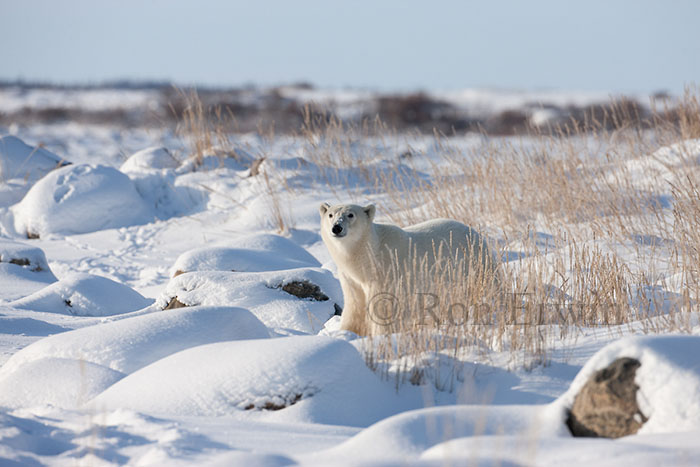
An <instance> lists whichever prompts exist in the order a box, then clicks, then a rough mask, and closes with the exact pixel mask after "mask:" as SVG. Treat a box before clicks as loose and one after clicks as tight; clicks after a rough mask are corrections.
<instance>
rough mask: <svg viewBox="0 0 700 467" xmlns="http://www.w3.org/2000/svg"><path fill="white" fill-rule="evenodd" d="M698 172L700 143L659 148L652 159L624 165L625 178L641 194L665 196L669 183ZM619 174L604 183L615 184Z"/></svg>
mask: <svg viewBox="0 0 700 467" xmlns="http://www.w3.org/2000/svg"><path fill="white" fill-rule="evenodd" d="M698 170H700V139H689V140H685V141H681V142H679V143H676V144H672V145H670V146H664V147H662V148H659V149H658V150H656V151H655V152H654V153H653V154H651V155H645V156H643V157H639V158H636V159H630V160H628V161H627V162H626V163H625V165H624V171H625V172H626V173H627V178H629V179H630V180H632V181H633V184H634V186H635V187H637V188H639V189H642V190H651V191H656V192H661V193H665V192H668V189H669V183H673V184H676V183H678V181H679V180H681V179H683V178H684V177H686V176H687V173H688V172H693V171H695V172H696V173H697V171H698ZM617 177H619V171H612V172H611V173H610V174H608V175H607V179H608V180H609V181H611V182H616V180H617Z"/></svg>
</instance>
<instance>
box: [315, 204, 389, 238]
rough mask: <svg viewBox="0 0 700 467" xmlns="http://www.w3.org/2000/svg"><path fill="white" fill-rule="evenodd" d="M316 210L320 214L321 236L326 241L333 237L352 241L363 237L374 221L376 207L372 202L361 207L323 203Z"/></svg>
mask: <svg viewBox="0 0 700 467" xmlns="http://www.w3.org/2000/svg"><path fill="white" fill-rule="evenodd" d="M318 211H319V213H320V214H321V237H323V240H324V241H325V242H326V243H327V242H328V241H329V240H333V239H337V240H341V239H342V240H343V241H349V242H352V241H354V240H357V239H359V238H361V237H363V236H364V235H365V234H366V233H367V231H368V230H369V227H370V226H371V224H372V222H373V221H374V213H375V211H376V209H375V207H374V205H373V204H370V205H369V206H364V207H362V206H357V205H355V204H336V205H335V206H331V205H330V204H328V203H323V204H322V205H321V206H320V207H319V209H318Z"/></svg>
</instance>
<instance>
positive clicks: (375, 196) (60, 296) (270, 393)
mask: <svg viewBox="0 0 700 467" xmlns="http://www.w3.org/2000/svg"><path fill="white" fill-rule="evenodd" d="M3 92H4V93H5V94H4V95H9V96H11V99H10V100H7V101H5V102H3V105H5V106H9V107H13V106H14V107H17V108H21V107H22V106H24V105H32V106H35V107H36V108H39V107H41V106H49V107H51V106H59V105H64V104H69V102H68V101H67V100H66V99H67V98H68V97H70V96H72V95H71V94H70V93H69V94H60V93H59V94H55V93H54V94H51V93H48V92H43V93H42V92H40V91H39V90H35V91H32V92H29V93H28V94H27V95H25V96H22V95H20V94H18V93H15V92H14V91H7V90H5V91H3ZM280 92H281V93H282V94H283V95H285V96H290V97H292V98H294V99H298V100H301V101H320V102H321V103H323V104H324V105H327V106H329V107H334V106H337V108H338V109H339V111H340V113H341V114H342V112H346V113H347V114H348V115H351V114H354V113H358V112H364V111H365V110H366V109H365V108H364V106H366V105H367V100H368V99H369V97H368V95H367V93H364V92H350V91H348V92H344V93H336V94H334V93H331V92H325V91H323V92H321V91H314V90H303V89H294V88H290V89H284V88H283V89H281V91H280ZM432 95H433V96H436V97H439V98H445V99H451V100H452V101H454V102H456V103H457V104H458V105H463V106H465V107H471V108H472V109H473V112H474V113H480V112H481V113H483V112H496V111H499V110H503V109H507V108H511V107H512V106H523V108H524V109H526V110H527V111H528V114H529V115H530V116H531V120H532V121H535V122H539V123H541V124H546V123H547V122H548V121H550V120H551V119H555V118H557V115H556V112H555V111H554V110H552V109H550V108H549V107H547V105H546V104H548V103H552V104H553V105H556V106H560V107H563V106H566V105H568V104H569V103H571V104H575V105H585V104H587V103H592V102H596V101H598V99H600V98H601V95H599V94H595V93H591V94H557V93H540V94H532V93H520V92H512V93H507V92H499V91H489V92H486V91H483V90H482V91H480V92H463V93H456V92H455V93H433V94H432ZM57 96H58V97H57ZM66 96H68V97H66ZM123 96H124V101H123V102H121V101H120V99H119V95H114V94H110V93H107V92H104V93H99V92H92V91H91V92H89V93H86V94H84V95H81V96H79V98H78V96H72V97H76V99H77V101H79V103H78V104H76V105H79V106H82V107H81V108H88V107H90V106H92V107H94V108H107V107H109V108H112V107H123V108H136V107H138V106H142V105H149V102H151V101H152V99H153V98H154V97H153V94H151V93H148V92H144V93H130V92H126V91H125V94H124V95H123ZM91 99H94V100H92V101H91ZM535 102H539V103H541V104H543V105H540V106H539V107H538V105H536V104H535ZM71 105H73V104H71ZM0 131H4V130H3V129H2V128H0ZM13 131H14V132H15V133H16V134H17V136H4V137H2V138H0V170H1V172H0V173H1V174H2V178H1V179H0V465H190V464H197V463H199V464H203V465H222V466H223V465H226V466H228V465H245V466H248V465H273V466H277V465H280V466H281V465H291V464H301V465H318V466H325V465H343V464H344V465H469V464H471V463H473V464H475V465H494V464H496V465H562V464H568V465H572V466H575V465H635V467H637V466H646V465H649V466H651V465H679V464H680V465H683V464H688V465H695V464H700V447H698V443H697V439H698V436H700V397H699V395H700V365H699V364H698V357H697V355H699V354H700V335H699V334H700V328H698V325H697V316H695V315H693V316H690V317H689V318H688V320H687V323H686V324H687V328H688V329H689V333H687V334H679V335H672V334H664V335H642V334H643V333H644V332H647V331H648V329H653V328H654V326H656V325H659V326H661V324H662V322H663V320H672V319H675V318H674V316H673V315H672V313H671V311H670V310H671V309H672V306H671V304H672V303H673V301H674V300H679V299H681V298H683V297H686V295H684V294H686V292H687V291H686V290H684V287H685V285H684V282H683V280H684V278H683V277H682V274H680V273H678V272H674V271H667V270H666V269H663V267H664V266H663V264H661V263H663V261H659V266H658V268H659V271H662V272H664V273H665V272H668V274H667V275H666V276H664V277H663V281H659V282H650V283H649V285H648V286H646V287H640V288H639V289H638V290H637V289H635V290H631V291H630V293H631V302H630V303H629V305H630V309H631V310H636V311H639V312H640V313H641V312H642V311H643V310H642V309H643V308H644V303H645V301H647V302H648V301H649V300H650V299H651V301H652V302H653V306H651V308H650V309H647V312H649V313H651V312H655V311H660V312H662V313H661V316H657V317H650V314H648V315H645V316H646V317H645V318H644V321H639V322H634V323H632V324H630V325H629V326H620V327H613V328H610V329H601V328H595V327H591V328H582V329H579V330H577V332H576V333H575V335H574V336H571V337H564V338H561V342H559V341H558V342H557V344H560V345H559V346H557V347H556V348H555V349H553V350H551V351H550V352H549V353H548V354H547V361H546V363H545V364H539V363H540V362H535V363H533V364H531V365H529V366H523V365H519V364H518V363H514V359H517V355H515V356H514V355H513V354H511V353H510V352H509V351H508V349H507V346H504V348H503V350H502V351H501V350H492V349H490V348H489V346H488V345H487V343H486V342H475V343H474V345H473V346H471V347H469V348H468V349H466V350H465V351H464V353H460V354H452V353H449V354H448V353H447V352H443V353H439V352H425V353H423V354H420V355H415V361H414V363H416V362H417V365H419V367H420V369H422V370H423V376H424V379H423V381H413V383H412V382H411V380H410V378H407V379H406V380H402V379H401V378H400V375H399V373H400V371H404V372H405V371H408V369H407V368H404V367H402V365H408V364H409V363H408V359H404V360H397V361H388V362H382V364H381V365H379V366H378V367H377V371H373V370H372V369H370V367H372V363H373V362H371V361H370V362H367V361H366V358H367V357H366V354H365V352H366V351H367V349H371V348H373V347H372V346H373V345H374V344H373V342H372V341H371V340H370V339H364V338H359V337H358V336H356V335H354V334H352V333H349V332H345V331H340V330H339V329H338V328H339V317H338V316H336V312H337V310H338V309H339V308H341V307H342V305H343V296H342V291H341V289H340V285H339V281H338V278H337V271H336V269H335V266H334V265H333V263H332V262H331V261H330V258H329V255H328V253H327V251H326V249H325V247H324V246H323V243H322V241H321V239H320V236H319V235H318V213H317V209H318V205H319V203H320V202H322V201H341V202H343V201H348V199H347V198H348V194H347V193H350V196H349V197H350V198H352V199H351V201H353V202H359V203H365V202H376V203H377V204H378V206H381V205H382V202H384V201H385V200H386V199H387V198H388V197H390V196H391V194H389V193H376V192H375V191H373V190H376V187H375V186H372V185H371V183H372V182H370V181H368V180H369V179H371V178H372V177H368V173H371V174H379V176H380V177H384V178H386V179H391V180H393V181H394V182H395V183H396V184H397V185H400V186H404V187H413V186H416V184H418V183H423V182H432V180H431V179H430V177H429V175H428V173H430V167H431V165H432V164H434V163H435V158H434V156H435V155H436V154H437V153H438V152H439V151H442V150H443V149H441V148H439V147H437V146H436V145H435V144H434V143H433V142H431V141H430V140H427V139H418V140H416V141H407V140H404V139H403V137H401V138H396V139H395V140H391V141H390V143H389V144H390V145H391V146H390V147H388V148H387V149H386V150H385V151H383V152H382V154H385V155H382V156H376V157H373V158H366V154H367V153H368V152H369V151H368V150H367V147H365V145H376V146H378V147H379V146H380V145H381V144H383V143H381V142H379V141H377V140H375V139H370V140H368V141H366V142H363V141H352V142H348V143H347V144H345V143H343V144H342V145H341V146H340V147H342V149H343V150H345V151H347V154H346V155H345V156H347V157H348V158H350V159H352V158H354V159H353V160H358V161H359V160H362V165H359V166H355V165H353V164H348V166H347V167H340V168H337V167H334V166H333V164H331V163H330V162H329V163H328V164H325V163H321V162H319V161H315V162H312V161H311V160H310V159H309V158H307V157H306V154H305V152H306V151H307V150H308V148H309V145H320V146H323V145H325V144H328V143H329V140H327V139H324V137H321V136H319V137H315V139H314V138H312V139H310V140H299V139H295V138H293V137H278V138H277V139H273V140H271V141H266V140H265V138H262V137H259V136H257V135H242V136H236V138H235V139H236V141H233V142H232V146H233V147H236V148H237V149H236V150H235V152H236V154H237V156H236V157H227V155H226V154H225V151H224V150H223V149H221V148H219V149H217V150H212V151H210V152H209V153H207V154H205V155H204V157H203V158H201V159H199V160H195V158H191V157H189V156H190V154H189V153H188V150H187V148H186V145H184V144H182V142H181V141H177V140H176V139H175V138H174V137H173V136H172V135H171V134H169V133H168V132H163V133H158V132H157V131H154V132H153V133H149V132H148V131H142V130H140V129H133V130H130V131H121V130H119V131H118V130H114V129H111V128H106V127H100V126H91V125H71V124H64V123H61V124H56V125H36V126H30V127H27V128H15V129H14V130H13ZM20 137H21V138H22V139H20ZM480 138H481V137H465V138H454V139H452V140H450V141H449V142H445V144H446V145H447V146H449V145H454V146H455V147H469V148H475V147H477V146H476V145H478V144H479V141H481V140H480ZM22 140H24V141H22ZM40 141H45V142H46V147H47V148H51V151H52V152H51V151H49V150H47V149H43V148H42V147H41V145H40V144H39V142H40ZM329 147H331V148H332V147H333V146H332V145H331V146H329ZM382 147H383V146H382ZM238 148H246V149H245V150H244V149H238ZM337 148H338V146H336V149H337ZM406 148H410V150H411V153H412V154H415V156H414V157H412V158H409V161H408V162H406V163H405V164H403V163H402V164H396V163H395V161H393V159H395V158H396V157H397V155H398V154H400V153H402V152H404V149H406ZM445 150H447V149H445ZM54 153H55V154H54ZM377 153H378V151H374V152H371V154H375V155H376V154H377ZM59 154H60V155H59ZM260 155H264V156H265V157H266V159H265V161H264V162H263V163H262V164H261V165H260V167H259V169H260V175H258V176H252V175H251V173H250V164H251V162H252V161H254V160H256V159H257V158H258V157H260ZM127 156H128V157H127ZM64 159H67V160H70V161H72V162H74V165H69V166H64V167H58V166H59V165H60V162H61V161H63V160H64ZM392 161H393V162H392ZM698 165H700V143H699V142H698V140H688V141H683V142H678V143H676V144H674V145H670V146H667V147H665V148H661V149H659V150H658V151H655V152H651V153H650V154H643V153H640V154H639V156H638V157H635V158H632V159H630V160H628V161H627V163H626V165H623V166H620V167H615V168H614V169H612V170H611V171H610V172H608V176H610V177H612V178H611V179H610V180H608V181H610V182H614V177H615V174H616V173H617V174H621V173H623V172H625V173H626V174H629V173H631V174H633V175H634V177H633V178H634V180H635V183H636V185H635V188H636V189H638V190H640V191H648V192H651V193H652V194H653V195H654V196H658V197H659V199H667V200H670V198H671V193H672V184H675V183H676V182H678V181H681V179H680V178H679V176H683V175H684V174H687V173H693V174H694V173H696V171H697V166H698ZM616 170H617V171H623V172H615V171H616ZM8 173H9V174H11V175H10V176H6V175H5V174H8ZM263 175H264V176H263ZM266 177H267V178H266ZM345 189H347V191H345ZM664 197H665V198H664ZM668 207H669V210H670V209H672V206H671V204H670V201H669V205H668ZM276 209H277V210H278V211H277V213H281V215H282V217H283V220H284V222H285V225H284V226H279V225H278V224H277V222H276V221H275V220H274V216H275V212H276V211H275V210H276ZM576 227H577V228H580V229H581V230H583V229H586V228H587V226H585V225H578V226H576ZM540 230H542V231H533V233H532V235H531V237H532V238H530V239H528V240H523V241H521V240H519V239H515V240H513V241H511V242H510V243H507V244H506V245H505V247H506V254H505V255H504V256H505V260H509V259H514V258H520V261H519V263H520V266H519V267H523V268H525V267H529V266H531V265H534V266H536V265H535V264H534V263H530V262H529V261H531V260H532V258H528V257H527V256H526V255H527V249H528V246H527V245H526V243H527V242H528V241H532V243H533V244H535V245H537V246H538V247H540V248H542V249H543V250H546V251H554V250H557V249H558V248H559V247H560V245H556V244H555V242H554V241H553V240H554V237H552V235H551V233H549V232H546V231H545V230H546V229H540ZM28 233H30V234H34V235H32V237H34V236H35V235H38V238H27V234H28ZM579 245H580V246H581V248H590V249H594V248H610V249H613V248H618V249H620V250H623V249H624V248H638V249H642V250H643V249H645V248H648V249H652V248H653V249H654V250H655V251H657V252H660V253H659V254H660V256H661V257H662V260H665V259H668V258H670V257H671V256H672V255H673V254H674V251H676V250H675V248H676V245H673V244H670V243H669V242H667V241H666V239H664V238H662V237H656V236H641V235H636V234H631V235H630V238H629V243H628V244H624V245H603V244H602V243H600V242H599V241H596V240H594V241H582V242H581V243H580V244H579ZM544 259H545V260H547V259H548V257H547V256H545V257H544ZM514 262H517V261H514ZM558 266H559V269H558V272H559V273H560V274H563V275H564V276H567V277H568V276H570V275H571V271H570V269H571V265H570V264H568V263H566V261H563V262H562V263H561V264H559V265H558ZM513 267H518V266H513ZM291 283H303V284H306V285H307V286H317V287H318V292H319V294H322V295H323V296H325V298H326V299H318V296H317V298H316V299H314V298H303V297H302V298H300V297H297V296H295V295H292V294H290V293H288V292H286V291H285V290H284V289H283V287H284V286H286V285H288V284H291ZM545 286H547V287H551V288H552V290H555V289H556V287H555V286H554V285H552V284H545ZM564 298H570V297H564ZM174 299H177V301H178V302H180V303H181V304H183V305H185V306H184V307H181V308H173V309H165V308H166V306H167V305H168V304H169V303H171V302H173V300H174ZM173 303H174V302H173ZM654 307H657V308H654ZM622 335H626V336H628V337H622V338H621V337H620V336H622ZM620 357H632V358H636V359H638V360H639V361H640V362H641V366H640V368H639V369H638V370H637V374H636V380H635V382H636V384H637V385H638V386H639V391H638V403H639V405H640V408H641V411H642V412H643V413H644V414H645V415H646V416H647V417H648V418H649V420H648V421H647V422H646V423H645V424H644V425H643V426H642V428H641V430H640V432H639V433H637V434H635V435H632V436H628V437H625V438H622V439H618V440H603V439H576V438H572V437H571V436H570V434H569V432H568V430H567V429H566V426H565V424H564V420H565V418H566V413H567V410H568V408H569V407H570V406H571V404H572V403H573V398H574V397H575V395H576V393H577V391H578V390H579V389H580V388H581V386H582V385H583V384H584V383H585V381H586V380H587V379H588V378H589V377H590V376H591V375H592V374H593V373H594V372H595V371H597V370H599V369H601V368H603V367H605V366H606V365H607V364H609V363H610V362H612V361H613V360H615V359H617V358H620ZM368 363H369V365H368ZM374 363H377V362H374ZM382 370H386V373H385V374H384V373H382ZM414 383H415V384H414Z"/></svg>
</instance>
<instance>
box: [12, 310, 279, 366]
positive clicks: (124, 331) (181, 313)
mask: <svg viewBox="0 0 700 467" xmlns="http://www.w3.org/2000/svg"><path fill="white" fill-rule="evenodd" d="M268 336H269V332H268V330H267V328H266V327H265V326H264V325H263V324H262V323H260V321H258V320H257V319H256V318H255V317H254V316H253V315H252V314H250V312H248V311H246V310H243V309H241V308H230V307H229V308H227V307H193V308H182V309H179V310H167V311H158V312H152V313H148V314H144V315H137V316H129V317H124V318H121V319H118V320H116V321H112V322H107V323H101V324H99V325H95V326H89V327H86V328H81V329H76V330H73V331H68V332H64V333H61V334H55V335H53V336H49V337H46V338H44V339H41V340H39V341H36V342H34V343H33V344H31V345H29V346H27V347H25V348H24V349H22V350H20V351H19V352H17V353H16V354H14V355H13V356H12V357H11V358H10V359H9V360H8V361H7V362H6V363H5V364H4V365H3V366H2V367H0V380H2V379H3V378H5V377H8V376H9V375H11V374H13V373H14V372H15V371H17V370H18V369H19V368H21V367H22V366H24V365H26V364H28V363H30V362H34V361H37V360H41V359H46V358H62V359H69V360H79V361H84V362H90V363H94V364H96V365H102V366H105V367H108V368H111V369H112V370H115V371H118V372H121V373H125V374H128V373H131V372H133V371H136V370H138V369H139V368H142V367H144V366H146V365H148V364H150V363H153V362H154V361H156V360H158V359H161V358H163V357H166V356H168V355H170V354H173V353H175V352H178V351H180V350H184V349H187V348H189V347H194V346H198V345H202V344H209V343H212V342H221V341H231V340H236V339H262V338H266V337H268Z"/></svg>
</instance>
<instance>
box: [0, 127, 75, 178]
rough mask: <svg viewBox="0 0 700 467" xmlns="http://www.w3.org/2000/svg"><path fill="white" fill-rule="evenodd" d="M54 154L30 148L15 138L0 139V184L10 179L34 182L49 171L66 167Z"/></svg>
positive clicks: (65, 163) (64, 162) (38, 148)
mask: <svg viewBox="0 0 700 467" xmlns="http://www.w3.org/2000/svg"><path fill="white" fill-rule="evenodd" d="M67 164H69V162H66V161H64V160H63V159H61V158H60V157H58V156H57V155H56V154H54V153H52V152H49V151H47V150H46V149H43V148H41V147H32V146H29V145H28V144H26V143H25V142H24V141H22V140H21V139H19V138H17V137H15V136H3V137H2V138H0V182H5V181H7V180H11V179H16V178H19V179H25V180H29V181H36V180H38V179H40V178H41V177H43V176H44V175H46V174H47V173H49V172H50V171H51V170H53V169H55V168H58V167H61V166H64V165H67Z"/></svg>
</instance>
